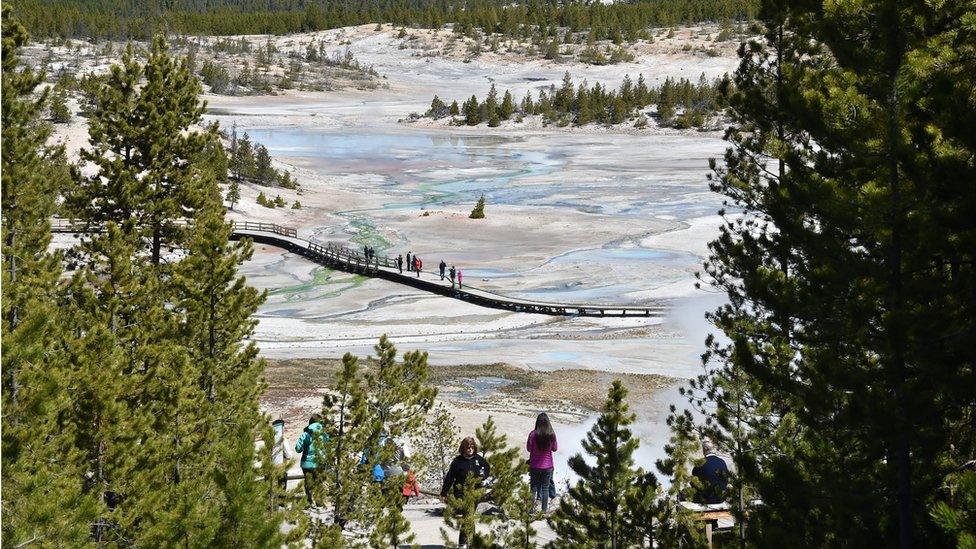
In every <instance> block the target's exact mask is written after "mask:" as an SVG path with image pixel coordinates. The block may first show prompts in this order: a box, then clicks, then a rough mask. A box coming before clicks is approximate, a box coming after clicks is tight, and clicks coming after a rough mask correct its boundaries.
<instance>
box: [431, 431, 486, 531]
mask: <svg viewBox="0 0 976 549" xmlns="http://www.w3.org/2000/svg"><path fill="white" fill-rule="evenodd" d="M489 474H491V466H490V465H488V462H487V461H486V460H485V458H483V457H481V454H479V453H478V444H477V443H476V442H475V441H474V438H473V437H467V438H465V439H464V440H462V441H461V446H460V448H458V456H457V457H456V458H454V461H452V462H451V467H450V469H448V470H447V476H445V477H444V485H443V486H441V500H442V501H444V502H447V495H448V494H449V493H453V494H454V497H455V498H460V497H463V494H462V490H463V489H464V481H465V480H467V478H468V475H477V476H479V477H481V479H482V480H484V479H486V478H488V475H489ZM467 544H468V536H466V535H465V534H464V532H459V533H458V545H460V546H462V547H466V546H467Z"/></svg>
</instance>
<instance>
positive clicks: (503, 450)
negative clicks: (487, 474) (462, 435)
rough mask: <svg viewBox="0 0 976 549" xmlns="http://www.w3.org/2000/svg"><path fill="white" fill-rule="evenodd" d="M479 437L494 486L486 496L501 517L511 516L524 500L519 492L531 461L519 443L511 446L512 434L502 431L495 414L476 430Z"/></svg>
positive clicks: (481, 449)
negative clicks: (509, 439) (520, 455)
mask: <svg viewBox="0 0 976 549" xmlns="http://www.w3.org/2000/svg"><path fill="white" fill-rule="evenodd" d="M475 439H476V440H477V441H478V450H479V451H480V452H481V455H482V457H484V458H485V460H486V461H487V462H488V465H489V466H490V467H491V487H490V488H489V489H488V491H487V492H486V493H485V500H487V501H489V502H491V503H492V504H494V505H495V506H496V507H498V509H500V510H501V517H503V518H505V519H506V520H507V518H508V517H509V516H510V515H513V514H515V509H514V508H516V507H518V506H519V505H520V504H521V502H519V501H518V500H517V499H516V498H515V495H516V493H517V492H518V489H519V486H521V485H523V484H525V481H524V479H523V477H524V476H525V475H526V474H527V473H528V464H527V463H526V462H525V460H522V459H520V458H519V449H518V447H513V448H509V446H508V437H507V436H506V435H504V434H502V435H500V434H498V431H497V429H496V427H495V420H494V418H492V417H491V416H488V419H486V420H485V422H484V424H482V425H481V427H479V428H478V429H476V430H475Z"/></svg>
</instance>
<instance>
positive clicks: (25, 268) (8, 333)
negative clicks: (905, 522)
mask: <svg viewBox="0 0 976 549" xmlns="http://www.w3.org/2000/svg"><path fill="white" fill-rule="evenodd" d="M26 43H27V33H26V32H25V30H24V28H23V27H22V26H21V25H20V24H19V23H18V22H17V21H16V20H14V19H13V18H12V17H11V15H10V8H9V7H8V6H6V5H5V6H3V94H2V98H3V106H2V108H3V165H2V168H0V173H2V175H3V184H2V193H3V199H2V237H0V241H2V265H3V272H2V277H3V281H2V284H0V288H2V292H3V299H2V314H0V317H2V318H0V320H2V323H3V329H2V333H3V534H2V535H3V541H4V544H5V545H10V546H16V545H28V544H31V543H33V542H37V543H40V544H58V543H62V544H67V545H75V546H80V545H83V544H84V543H85V542H86V541H87V539H88V537H89V535H90V533H91V530H90V525H91V522H92V521H93V519H94V518H95V516H97V514H98V513H99V512H100V511H101V510H100V509H98V508H97V507H96V505H95V498H93V497H91V495H90V494H88V493H85V492H83V490H82V475H83V474H84V472H85V469H84V467H83V465H82V464H83V456H82V455H80V454H79V452H77V450H76V449H75V448H74V446H73V433H72V432H71V430H70V429H65V428H64V426H62V425H60V424H59V421H58V418H59V417H63V416H64V414H67V413H70V410H71V398H70V386H71V380H72V377H73V376H72V375H71V369H72V363H71V362H70V360H69V359H70V357H69V356H68V355H67V354H66V353H64V352H62V350H61V349H59V347H60V341H61V340H62V339H63V337H64V334H65V332H66V331H68V330H70V317H68V315H65V314H64V312H63V311H61V310H59V308H58V304H57V297H58V294H59V292H58V278H59V276H60V274H61V265H60V258H59V256H58V255H55V254H51V253H49V252H48V245H49V243H50V241H51V226H50V222H49V219H50V217H51V215H52V214H53V213H54V212H55V211H56V203H55V200H56V198H57V195H58V193H59V192H60V190H61V189H62V188H63V186H64V185H65V184H66V177H65V175H66V170H64V169H63V168H61V167H59V166H58V164H60V163H63V162H64V158H63V152H62V151H61V150H60V149H58V148H50V147H47V146H45V143H46V141H47V138H48V136H49V135H50V130H49V128H47V127H45V126H44V125H42V124H41V123H40V113H41V112H42V109H43V108H44V100H45V98H46V97H45V94H44V93H41V94H40V95H39V96H34V95H33V92H34V90H35V88H36V87H37V86H38V84H40V83H41V82H42V81H43V74H40V73H36V72H33V71H32V70H31V69H29V68H20V67H19V61H20V58H19V55H18V50H19V49H20V48H21V47H22V46H23V45H24V44H26ZM39 365H43V367H38V366H39ZM38 456H42V457H41V458H40V459H39V458H38Z"/></svg>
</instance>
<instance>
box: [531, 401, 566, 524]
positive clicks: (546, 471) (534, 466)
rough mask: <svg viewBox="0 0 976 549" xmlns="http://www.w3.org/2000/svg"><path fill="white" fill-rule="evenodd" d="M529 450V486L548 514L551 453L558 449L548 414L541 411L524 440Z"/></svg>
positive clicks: (544, 512)
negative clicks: (533, 426) (533, 427)
mask: <svg viewBox="0 0 976 549" xmlns="http://www.w3.org/2000/svg"><path fill="white" fill-rule="evenodd" d="M525 449H526V450H528V451H529V487H530V488H531V490H532V494H533V495H534V496H535V498H536V499H538V500H541V502H542V512H543V514H545V515H546V516H548V515H549V482H550V481H551V480H552V470H553V462H552V453H553V452H555V451H556V450H558V449H559V445H558V444H557V443H556V432H555V431H553V430H552V423H550V422H549V416H548V415H547V414H546V413H545V412H543V413H541V414H539V416H538V417H536V418H535V429H533V430H532V432H531V433H529V438H528V440H526V441H525Z"/></svg>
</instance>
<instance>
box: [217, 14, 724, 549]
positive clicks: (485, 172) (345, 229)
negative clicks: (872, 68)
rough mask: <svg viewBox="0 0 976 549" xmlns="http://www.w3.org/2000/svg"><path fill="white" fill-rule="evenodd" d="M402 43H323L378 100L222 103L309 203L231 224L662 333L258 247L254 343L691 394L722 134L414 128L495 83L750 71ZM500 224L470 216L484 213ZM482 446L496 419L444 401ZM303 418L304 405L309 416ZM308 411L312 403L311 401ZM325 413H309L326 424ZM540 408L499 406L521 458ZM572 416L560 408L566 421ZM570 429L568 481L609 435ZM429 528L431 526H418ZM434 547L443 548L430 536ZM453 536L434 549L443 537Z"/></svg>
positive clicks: (275, 354) (649, 431)
mask: <svg viewBox="0 0 976 549" xmlns="http://www.w3.org/2000/svg"><path fill="white" fill-rule="evenodd" d="M392 32H393V31H392V30H391V31H389V32H387V33H380V34H376V33H370V32H368V31H364V30H363V29H362V28H359V29H355V30H351V31H350V30H348V29H347V30H346V32H343V31H338V32H334V33H322V34H321V36H323V37H326V38H327V39H330V40H335V42H336V46H335V47H336V49H341V48H345V47H346V46H345V45H340V42H341V41H345V40H349V41H350V43H349V44H348V46H349V48H350V50H351V51H353V53H354V54H356V55H357V57H359V58H360V59H362V60H364V61H366V62H370V63H373V64H374V65H375V67H376V69H377V70H378V71H379V72H380V73H381V74H383V75H386V76H387V79H388V82H389V88H388V89H380V90H376V91H372V92H359V91H343V92H329V93H318V94H316V93H310V92H288V93H286V94H284V95H282V96H278V97H265V98H228V97H216V96H208V97H207V99H208V101H209V103H210V106H211V108H212V110H211V114H210V116H209V118H211V119H216V120H219V121H220V122H221V125H222V126H223V127H224V128H230V127H231V126H232V125H234V124H236V126H237V130H238V134H241V133H243V132H244V131H248V132H249V134H250V135H251V136H252V137H254V138H255V139H256V140H258V141H260V142H262V143H263V144H265V145H266V146H268V147H269V149H270V151H271V153H272V155H274V157H275V159H276V164H277V165H279V167H284V168H289V169H292V170H294V172H295V174H296V176H298V177H299V179H300V181H301V182H302V186H303V192H302V194H301V195H298V194H296V193H294V192H290V191H284V190H281V191H279V190H277V189H271V190H268V189H262V188H259V187H254V186H249V185H245V186H243V187H242V195H243V198H242V201H241V203H240V204H239V205H238V206H237V208H236V209H237V211H236V212H232V213H231V216H232V217H236V218H244V219H252V220H265V221H274V222H277V223H281V224H283V225H289V226H294V227H297V228H298V229H299V234H300V235H301V236H303V237H306V238H311V239H315V240H320V241H338V242H343V243H347V244H349V245H351V246H355V247H361V245H362V244H364V243H369V244H370V245H372V246H374V247H375V248H376V249H377V251H378V252H379V253H384V254H391V255H396V254H397V253H405V252H407V251H412V252H414V253H419V254H420V255H421V257H422V258H423V259H424V261H425V270H427V271H431V270H433V269H434V268H435V266H436V264H437V263H438V262H439V261H440V259H442V258H443V259H444V260H446V261H447V262H448V263H449V264H456V265H457V266H458V267H460V268H461V269H462V270H464V271H465V272H466V273H467V277H466V281H467V282H468V283H469V284H473V285H476V286H479V287H484V288H486V289H491V290H493V291H496V292H499V293H508V294H511V295H514V296H523V297H529V298H533V299H543V300H551V301H570V302H605V303H610V302H616V303H638V302H642V303H656V302H666V303H668V304H669V305H670V307H671V312H670V313H669V314H668V315H666V316H665V317H664V318H660V319H645V318H626V319H592V318H571V317H569V318H566V317H546V316H542V315H529V314H521V313H509V312H505V311H500V310H494V309H486V308H482V307H477V306H473V305H470V304H467V303H464V302H461V301H457V300H452V299H448V298H443V297H439V296H432V295H428V294H425V293H423V292H420V291H417V290H414V289H412V288H409V287H406V286H402V285H397V284H394V283H390V282H385V281H381V280H372V279H365V278H362V277H358V276H355V275H349V274H346V273H341V272H335V271H330V270H327V269H324V268H322V267H320V266H317V265H313V264H311V263H309V262H308V261H306V260H304V259H302V258H300V257H297V256H294V255H293V254H288V253H285V252H283V251H281V250H278V249H275V248H272V247H268V246H257V247H256V253H255V255H254V259H253V260H252V261H250V262H248V263H247V264H246V265H245V266H244V268H243V272H244V274H246V275H247V276H248V279H249V281H250V282H251V283H252V284H254V285H256V286H257V287H259V288H266V289H268V290H269V292H270V293H269V297H268V301H267V303H266V304H265V305H264V306H262V308H261V310H260V311H259V315H258V316H259V320H260V323H259V325H258V327H257V332H256V334H255V337H254V339H255V341H256V342H257V343H258V345H259V346H260V347H261V352H262V354H263V355H264V356H267V357H271V358H292V357H296V358H297V357H306V358H307V357H339V356H341V355H342V354H343V353H345V352H353V353H355V354H358V355H359V356H365V355H368V354H370V353H371V352H372V346H373V344H374V343H375V342H376V340H377V338H378V337H379V336H380V335H381V334H384V333H386V334H388V335H390V336H391V337H392V339H393V341H394V343H395V344H396V345H397V346H398V348H399V350H400V351H401V352H404V351H408V350H413V349H422V350H425V351H427V352H428V353H429V362H430V363H431V364H432V365H434V367H449V366H451V365H455V364H490V363H497V362H507V363H510V364H512V365H514V366H517V367H521V368H528V369H534V370H542V371H549V370H557V369H574V368H583V369H590V370H597V371H603V372H607V378H606V383H607V384H608V383H609V382H610V380H611V379H612V377H613V375H614V374H615V373H625V372H630V373H644V374H661V375H666V376H670V377H673V378H677V379H687V378H689V377H692V376H695V375H697V374H699V373H701V371H702V366H701V364H700V354H701V351H702V348H703V342H704V339H705V337H706V335H707V333H708V331H709V330H710V327H709V326H708V324H707V322H706V321H705V320H704V313H705V311H707V310H711V309H714V308H715V307H716V306H717V305H718V304H719V303H720V302H721V297H720V296H717V295H715V294H712V293H708V292H706V291H701V290H696V289H695V287H694V284H695V278H694V273H695V272H696V271H699V270H700V269H701V263H702V261H703V258H704V257H705V256H706V255H707V247H706V244H707V242H708V241H709V240H710V239H712V238H713V237H714V236H715V235H716V234H717V229H718V226H719V223H720V221H719V219H718V217H717V216H716V212H717V211H718V209H719V208H720V206H721V197H719V196H717V195H715V194H713V193H711V192H710V191H709V189H708V183H707V179H706V175H707V173H708V159H709V158H713V157H714V158H720V157H721V155H722V153H723V151H724V149H725V146H726V145H725V143H724V142H723V141H722V140H721V135H720V134H719V133H698V132H677V131H674V130H663V129H657V128H651V129H648V130H643V131H639V132H638V131H634V130H632V129H616V130H607V129H605V128H599V127H593V126H590V127H586V128H554V127H548V128H543V127H541V125H539V124H538V123H533V124H525V125H516V124H514V123H511V122H506V123H503V124H502V127H500V128H490V129H489V128H486V127H484V126H480V127H477V128H463V127H461V128H459V127H448V126H446V125H443V124H440V125H436V124H431V123H429V122H421V123H414V124H404V123H400V122H399V120H400V119H402V118H405V117H407V115H408V114H409V113H410V112H414V111H416V112H423V111H424V110H426V108H427V106H428V105H429V103H430V99H431V97H432V96H433V95H434V94H435V93H436V94H437V95H439V96H440V97H441V98H443V99H444V100H446V101H448V102H449V101H450V100H452V99H460V100H463V99H465V98H467V97H470V95H471V94H472V93H475V94H478V96H479V97H483V96H484V94H485V93H486V92H487V90H488V87H489V86H490V84H491V82H492V81H494V82H495V83H496V85H497V87H498V89H499V93H503V91H504V90H505V89H511V90H512V92H513V94H515V96H516V97H519V98H520V97H521V96H522V95H524V93H525V91H526V90H529V89H533V90H537V89H539V88H540V87H542V86H548V85H550V84H557V85H558V83H559V80H560V79H561V78H562V75H563V73H564V72H566V71H567V70H568V71H569V72H570V73H571V74H572V76H573V77H574V80H575V81H577V82H579V81H581V80H582V79H584V78H586V79H588V81H589V82H591V83H592V82H595V81H600V82H603V83H605V84H609V85H612V86H616V85H618V84H619V82H620V81H621V80H622V79H623V76H624V75H625V74H630V75H631V76H632V77H634V78H636V75H637V74H638V73H643V74H644V75H645V77H646V78H647V79H648V81H649V82H652V83H656V82H661V81H663V79H664V78H665V77H667V76H671V77H674V78H678V77H687V78H692V79H695V78H697V76H698V75H699V74H700V73H702V72H705V73H706V75H707V76H708V77H714V76H719V75H721V74H723V73H725V72H731V70H733V69H734V65H735V60H734V59H733V58H730V57H715V58H703V57H696V56H692V55H684V54H681V53H670V54H662V55H646V56H641V57H639V58H638V59H637V62H635V63H627V64H622V65H615V66H610V67H591V66H586V65H580V64H573V63H566V64H555V63H549V62H545V61H542V60H529V61H526V62H522V63H511V62H490V61H488V60H481V59H476V60H474V61H473V62H471V63H463V62H461V61H460V60H456V59H440V58H432V59H431V58H422V57H416V56H415V55H413V53H412V52H411V51H410V50H409V49H407V50H400V49H399V48H398V47H397V46H396V44H397V43H396V41H395V40H393V39H392ZM262 190H264V191H266V192H267V193H279V192H280V193H281V195H282V196H283V198H285V199H286V200H288V201H289V203H291V202H292V201H294V200H300V201H301V203H302V209H300V210H291V209H276V210H269V209H266V208H263V207H261V206H257V205H256V204H255V203H254V199H255V197H256V196H257V194H258V192H260V191H262ZM481 194H484V195H485V197H486V200H487V202H488V207H487V210H486V211H487V218H486V219H484V220H471V219H468V218H467V215H468V213H469V212H470V210H471V208H472V206H473V205H474V202H475V201H476V200H477V198H478V196H480V195H481ZM441 400H443V401H445V402H446V404H447V405H448V406H449V408H450V409H451V410H452V413H453V414H454V416H455V418H456V419H457V421H458V422H459V424H460V426H461V428H462V431H463V432H464V433H471V432H473V431H474V428H475V427H476V426H477V425H479V424H480V423H481V422H482V421H484V418H485V415H486V410H484V409H480V408H472V407H470V406H469V405H468V404H467V403H465V402H461V401H457V400H456V399H453V398H452V397H450V396H449V395H447V394H445V395H444V396H443V397H442V398H441ZM682 400H683V399H682V397H680V396H679V395H678V394H677V390H676V389H675V388H672V389H668V390H664V391H661V392H659V393H657V394H655V395H654V396H653V397H652V398H649V399H644V400H641V399H632V401H631V406H632V409H634V410H635V411H636V412H637V413H638V417H639V420H638V423H637V425H635V429H634V431H635V433H636V434H637V435H638V436H639V437H640V438H641V439H642V441H643V442H644V443H643V444H642V446H641V449H640V451H639V458H638V461H639V463H640V465H642V466H644V467H645V468H651V467H653V460H654V459H655V458H658V457H661V455H662V447H663V443H664V442H666V440H667V436H668V433H667V427H666V424H665V419H666V417H667V414H668V407H669V405H671V404H677V405H679V406H680V405H681V403H682ZM303 402H304V401H303ZM294 404H296V405H297V404H298V403H294ZM317 405H318V400H317V399H315V398H313V399H310V400H308V401H307V402H304V404H302V405H301V406H300V408H301V411H296V417H300V415H301V412H302V411H304V412H307V413H310V412H311V411H312V410H315V409H316V407H317ZM539 411H542V410H538V409H535V408H533V407H531V406H529V407H524V406H514V407H510V408H509V409H505V410H502V409H493V410H490V411H489V412H488V413H492V414H493V415H495V417H496V420H497V421H498V422H499V425H500V426H501V427H502V429H503V432H505V433H506V434H508V435H509V436H510V440H512V441H513V442H514V443H516V444H519V443H520V440H521V439H522V437H524V436H525V434H526V433H527V432H528V430H530V429H531V425H532V419H533V418H534V415H535V413H537V412H539ZM548 411H551V412H557V414H559V410H548ZM577 421H578V420H574V419H571V418H568V417H567V418H565V419H560V420H559V423H560V427H559V429H560V441H561V448H560V452H559V455H557V459H556V461H557V475H556V476H557V478H558V479H559V480H560V481H565V480H568V479H569V478H571V476H572V475H571V474H570V472H569V471H568V469H567V467H566V461H565V460H566V458H568V456H570V455H572V454H574V453H576V452H578V451H579V449H580V448H579V439H581V438H582V436H583V433H584V432H585V430H586V429H587V428H589V427H590V425H591V423H592V419H590V420H587V421H583V422H582V423H578V422H577ZM415 529H416V528H415ZM421 537H424V538H425V539H426V536H421ZM435 539H436V537H435Z"/></svg>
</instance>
